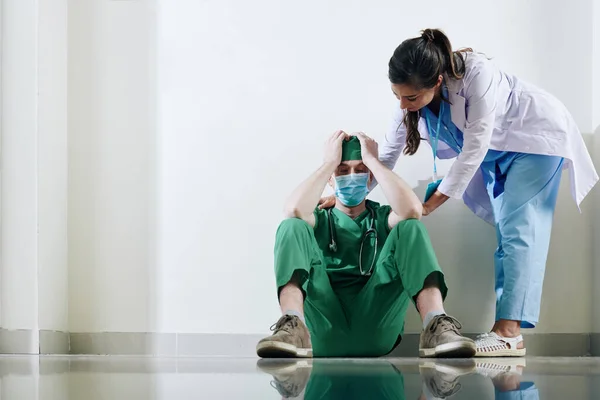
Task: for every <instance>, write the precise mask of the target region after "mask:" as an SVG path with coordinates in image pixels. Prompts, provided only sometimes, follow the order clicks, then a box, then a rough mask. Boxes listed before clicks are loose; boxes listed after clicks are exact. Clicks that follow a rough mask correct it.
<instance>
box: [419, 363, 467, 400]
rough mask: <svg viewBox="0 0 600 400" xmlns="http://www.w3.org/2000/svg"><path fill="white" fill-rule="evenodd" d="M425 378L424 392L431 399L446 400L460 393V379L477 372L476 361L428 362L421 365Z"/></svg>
mask: <svg viewBox="0 0 600 400" xmlns="http://www.w3.org/2000/svg"><path fill="white" fill-rule="evenodd" d="M419 371H420V373H421V376H422V377H423V382H424V385H425V387H424V389H423V392H424V393H426V394H429V396H426V397H427V398H428V399H429V398H438V399H445V398H447V397H450V396H453V395H455V394H456V393H458V392H459V391H460V389H461V385H460V383H459V378H460V377H461V376H464V375H468V374H471V373H474V372H475V361H473V360H472V359H468V360H456V361H450V360H448V361H427V362H421V363H420V364H419Z"/></svg>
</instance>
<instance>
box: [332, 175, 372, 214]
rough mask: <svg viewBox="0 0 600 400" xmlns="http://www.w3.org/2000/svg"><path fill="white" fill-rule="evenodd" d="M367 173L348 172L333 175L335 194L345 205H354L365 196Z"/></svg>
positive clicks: (367, 192) (366, 192)
mask: <svg viewBox="0 0 600 400" xmlns="http://www.w3.org/2000/svg"><path fill="white" fill-rule="evenodd" d="M368 182H369V174H366V173H364V174H348V175H342V176H336V177H335V196H336V197H337V198H338V199H340V201H341V202H342V204H344V205H345V206H346V207H356V206H357V205H359V204H360V203H362V201H363V200H364V199H365V198H366V197H367V194H369V189H368V187H367V184H368Z"/></svg>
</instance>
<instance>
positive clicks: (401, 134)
mask: <svg viewBox="0 0 600 400" xmlns="http://www.w3.org/2000/svg"><path fill="white" fill-rule="evenodd" d="M403 119H404V111H402V110H401V109H400V107H399V106H398V107H397V109H396V112H395V113H394V118H393V121H392V125H391V126H390V128H389V130H388V132H387V133H386V135H385V137H384V139H383V142H382V143H381V148H380V149H379V160H380V161H381V162H382V163H383V165H385V166H386V167H388V168H389V169H394V167H395V166H396V163H397V162H398V158H400V154H401V153H402V150H403V149H404V145H405V143H406V127H405V126H404V122H402V120H403Z"/></svg>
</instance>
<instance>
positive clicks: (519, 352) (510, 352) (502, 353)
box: [475, 349, 527, 357]
mask: <svg viewBox="0 0 600 400" xmlns="http://www.w3.org/2000/svg"><path fill="white" fill-rule="evenodd" d="M526 354H527V349H504V350H495V351H478V352H477V353H475V357H525V355H526Z"/></svg>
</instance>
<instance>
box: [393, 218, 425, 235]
mask: <svg viewBox="0 0 600 400" xmlns="http://www.w3.org/2000/svg"><path fill="white" fill-rule="evenodd" d="M409 233H413V234H418V235H424V236H427V237H429V233H428V232H427V228H426V227H425V224H423V222H421V220H418V219H416V218H411V219H405V220H404V221H400V222H398V224H397V225H396V226H395V227H394V228H393V229H392V230H391V232H390V236H394V235H396V236H403V235H406V234H409Z"/></svg>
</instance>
